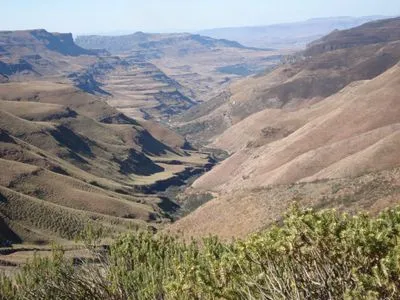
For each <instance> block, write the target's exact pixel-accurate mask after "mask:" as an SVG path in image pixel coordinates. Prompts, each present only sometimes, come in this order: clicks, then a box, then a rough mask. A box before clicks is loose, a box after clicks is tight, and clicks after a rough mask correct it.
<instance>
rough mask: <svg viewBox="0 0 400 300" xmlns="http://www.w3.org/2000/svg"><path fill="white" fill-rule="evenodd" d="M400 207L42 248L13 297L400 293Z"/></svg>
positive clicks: (7, 284) (9, 282) (8, 292)
mask: <svg viewBox="0 0 400 300" xmlns="http://www.w3.org/2000/svg"><path fill="white" fill-rule="evenodd" d="M399 238H400V208H396V209H392V210H387V211H385V212H383V213H381V214H380V215H379V216H378V217H376V218H371V217H369V216H368V215H365V214H359V215H356V216H349V215H347V214H339V213H337V212H335V211H332V210H330V211H323V212H315V211H313V210H305V211H300V210H299V209H297V208H293V209H292V210H291V211H290V212H289V213H288V214H287V215H286V216H285V218H284V222H283V224H282V225H281V226H274V227H272V228H269V229H268V230H265V231H263V232H260V233H256V234H253V235H252V236H249V237H248V238H246V239H244V240H237V241H233V242H231V243H223V242H221V241H219V240H218V239H217V238H215V237H210V238H207V239H204V240H203V241H202V242H201V243H197V242H195V241H191V242H188V243H185V242H183V241H182V240H181V239H179V238H178V237H172V236H168V235H153V234H151V233H149V232H138V233H135V234H124V235H122V236H120V237H119V238H118V239H117V240H116V241H115V243H114V244H113V245H111V246H110V249H109V251H108V253H107V254H106V255H105V256H104V257H103V261H102V263H100V264H92V265H89V264H87V265H82V266H79V267H77V266H73V265H72V262H71V261H68V260H66V259H64V258H63V256H62V251H60V250H56V251H55V255H54V257H52V258H38V257H35V258H34V259H33V261H31V262H29V263H28V264H27V265H26V266H25V268H24V269H23V270H22V271H21V272H20V274H18V275H17V276H16V277H15V278H13V279H8V278H7V277H4V276H3V277H2V278H1V279H0V284H1V286H0V292H1V294H2V295H5V296H3V297H5V299H400V278H399V276H400V265H399V264H400V245H399V242H398V241H399Z"/></svg>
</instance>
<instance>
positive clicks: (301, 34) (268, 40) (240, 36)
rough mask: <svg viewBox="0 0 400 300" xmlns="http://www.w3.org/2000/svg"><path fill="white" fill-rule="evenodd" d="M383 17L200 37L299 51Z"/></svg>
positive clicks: (225, 31)
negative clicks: (335, 33)
mask: <svg viewBox="0 0 400 300" xmlns="http://www.w3.org/2000/svg"><path fill="white" fill-rule="evenodd" d="M383 18H385V17H383V16H367V17H331V18H314V19H310V20H307V21H302V22H294V23H284V24H272V25H267V26H253V27H231V28H215V29H207V30H202V31H200V32H199V33H200V34H204V35H207V36H210V37H213V38H217V39H218V38H219V39H221V38H223V39H228V40H233V41H238V42H239V43H241V44H243V45H246V46H248V47H258V48H275V49H277V48H278V49H279V48H282V49H286V48H294V49H302V48H304V47H306V45H307V44H308V43H310V42H312V41H314V40H315V39H317V38H319V37H322V36H324V35H326V34H328V33H330V32H331V31H333V30H343V29H349V28H352V27H355V26H358V25H361V24H363V23H366V22H369V21H373V20H377V19H383Z"/></svg>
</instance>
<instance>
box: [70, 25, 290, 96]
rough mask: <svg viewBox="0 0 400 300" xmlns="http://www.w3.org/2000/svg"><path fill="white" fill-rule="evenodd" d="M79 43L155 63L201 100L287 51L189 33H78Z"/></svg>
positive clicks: (77, 39) (273, 61) (268, 64)
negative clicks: (83, 34)
mask: <svg viewBox="0 0 400 300" xmlns="http://www.w3.org/2000/svg"><path fill="white" fill-rule="evenodd" d="M76 43H77V44H78V45H79V46H81V47H84V48H87V49H98V48H102V49H106V50H107V51H109V52H111V53H113V54H115V55H120V56H122V57H128V58H129V59H130V60H136V61H140V62H144V61H145V62H148V63H152V64H154V65H155V66H156V67H157V68H159V69H160V70H161V71H162V72H164V73H165V74H166V76H168V77H170V78H172V79H173V80H174V81H176V82H177V83H179V84H180V85H181V86H183V87H185V88H186V89H188V90H190V92H189V93H185V95H186V96H188V97H190V98H192V99H195V100H197V101H207V100H208V99H210V98H211V97H212V96H214V95H216V94H218V92H219V91H221V90H223V88H224V87H226V86H227V85H228V84H229V83H230V82H231V81H232V80H236V79H238V78H240V77H244V76H247V75H250V74H256V73H259V72H263V71H264V70H265V69H266V68H270V67H272V66H274V65H276V64H277V63H279V62H280V59H281V55H282V54H284V53H286V52H285V51H272V50H268V49H256V48H249V47H244V46H243V45H241V44H239V43H237V42H234V41H229V40H224V39H213V38H210V37H207V36H202V35H197V34H189V33H173V34H166V33H165V34H149V33H143V32H137V33H134V34H130V35H122V36H78V37H77V38H76Z"/></svg>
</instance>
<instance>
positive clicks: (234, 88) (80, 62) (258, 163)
mask: <svg viewBox="0 0 400 300" xmlns="http://www.w3.org/2000/svg"><path fill="white" fill-rule="evenodd" d="M371 20H375V18H372V17H371V18H366V19H363V18H361V19H357V20H349V19H339V20H336V21H337V22H336V21H335V20H333V21H332V20H325V21H324V22H326V23H324V22H322V21H321V20H319V21H318V22H317V21H315V20H314V21H315V22H317V23H318V24H321V23H320V22H322V23H324V24H325V25H326V27H323V28H318V30H317V32H311V31H310V32H308V33H309V35H307V36H304V35H302V34H300V33H298V35H296V34H294V35H292V36H290V37H287V39H285V40H283V39H280V38H278V37H273V36H272V37H271V39H273V43H270V41H268V40H267V41H264V42H263V43H255V41H253V42H251V41H249V42H248V44H246V46H244V45H242V44H240V43H239V42H236V41H230V40H227V39H224V37H223V36H222V35H224V36H225V34H228V33H229V31H230V30H228V31H226V30H227V29H226V30H225V31H224V30H221V31H220V32H216V33H215V35H218V37H217V36H216V38H211V37H208V36H205V35H202V34H201V35H200V34H190V33H165V34H150V33H143V32H136V33H134V34H129V35H122V36H97V35H88V36H78V37H77V38H76V39H75V40H73V38H72V35H70V34H60V33H50V32H47V31H46V30H24V31H2V32H0V75H1V76H0V82H1V83H0V167H1V170H3V171H2V172H1V176H0V229H1V233H0V242H1V243H3V244H4V247H2V248H1V249H0V253H2V252H1V251H3V252H4V253H6V254H4V255H2V256H1V258H0V265H3V266H4V268H5V269H6V270H8V271H9V270H10V269H11V271H12V269H13V268H15V267H17V266H20V265H22V264H23V261H24V258H25V257H27V256H30V255H31V254H32V252H33V251H37V252H38V253H41V254H43V255H45V256H46V255H49V254H50V251H49V249H50V245H51V243H52V242H56V243H57V244H60V245H63V246H64V247H66V249H67V253H68V255H69V256H71V257H75V258H77V257H81V258H84V259H89V260H90V259H91V258H93V257H91V256H90V255H89V254H88V253H86V252H85V251H83V250H82V249H81V248H80V247H79V246H76V243H75V241H74V240H75V239H76V238H77V237H79V236H81V235H82V234H83V233H84V232H85V230H86V229H87V227H88V226H89V227H90V228H92V230H94V231H95V232H99V233H101V243H102V244H104V245H109V244H110V243H111V242H112V241H113V240H114V239H115V238H116V237H117V236H119V235H120V234H121V233H127V232H132V231H141V230H144V231H148V232H160V233H162V234H173V235H174V234H179V235H181V236H182V237H183V239H184V240H190V239H191V238H194V239H201V238H203V237H207V236H209V235H217V236H218V237H219V238H221V239H222V240H225V241H229V240H231V239H232V238H246V237H247V236H249V235H251V234H252V233H254V232H259V231H261V230H264V229H266V228H269V227H270V226H271V225H273V224H279V222H281V221H282V218H283V216H284V215H285V212H286V211H287V210H288V209H289V208H290V207H291V205H292V204H293V202H296V203H297V204H298V205H299V207H301V208H315V209H317V210H321V209H326V208H334V209H337V210H338V211H340V212H349V213H351V214H354V213H358V212H369V213H371V214H374V215H375V214H377V213H379V212H380V211H382V210H383V209H385V208H391V207H395V206H396V205H398V203H399V199H400V173H399V168H400V156H399V149H400V123H399V117H400V102H399V96H398V95H399V87H400V18H390V19H383V20H378V21H372V22H367V21H371ZM332 22H333V24H336V25H337V24H339V23H340V24H341V25H340V26H339V25H338V26H337V28H338V29H341V30H334V31H332V30H331V27H332V26H336V25H332ZM364 22H367V23H365V24H363V23H364ZM311 23H312V24H314V23H313V22H311ZM311 23H310V22H308V23H307V22H306V24H302V26H304V28H305V29H304V28H303V27H302V28H300V29H299V32H300V31H302V30H307V28H308V27H309V26H315V25H310V24H311ZM361 24H362V25H361ZM283 27H285V26H283ZM351 27H352V28H351ZM335 28H336V27H335ZM270 29H271V28H269V30H270ZM271 30H272V29H271ZM227 32H228V33H227ZM231 33H232V32H231ZM210 34H211V32H210ZM219 34H221V37H219ZM232 34H233V33H232ZM311 37H314V38H313V39H312V40H313V42H311ZM305 41H307V43H308V42H310V43H308V44H307V46H306V45H305ZM257 45H259V46H257ZM262 45H263V46H262ZM267 45H272V46H276V48H274V49H272V48H271V47H268V46H267ZM290 45H295V47H292V46H290ZM299 45H300V47H299ZM257 47H259V48H257ZM10 244H11V245H12V247H11V248H12V249H11V248H10V247H9V246H10ZM88 255H89V256H88Z"/></svg>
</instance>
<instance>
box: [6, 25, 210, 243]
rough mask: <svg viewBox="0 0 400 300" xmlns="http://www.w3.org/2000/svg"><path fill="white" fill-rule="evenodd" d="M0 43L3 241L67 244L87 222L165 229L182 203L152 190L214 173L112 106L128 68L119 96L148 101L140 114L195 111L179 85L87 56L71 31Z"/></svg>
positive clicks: (142, 67)
mask: <svg viewBox="0 0 400 300" xmlns="http://www.w3.org/2000/svg"><path fill="white" fill-rule="evenodd" d="M0 41H1V47H2V48H1V49H2V51H3V52H2V56H1V63H2V66H3V69H2V70H1V73H2V74H3V75H2V76H3V77H2V78H5V79H4V80H3V81H4V82H3V83H2V84H0V116H1V117H0V164H1V167H2V169H3V172H2V175H1V176H0V199H1V201H0V202H1V203H0V218H1V232H2V239H7V240H9V241H11V242H24V243H28V244H29V243H34V244H46V243H48V242H50V241H56V242H59V243H67V242H68V241H70V240H73V239H74V238H76V237H77V235H79V232H82V230H84V229H85V228H86V227H87V226H88V224H89V225H90V224H91V225H92V226H93V228H97V229H99V228H102V230H105V233H106V236H109V237H111V236H113V235H115V234H117V233H118V232H122V231H125V230H128V229H129V228H139V227H140V228H146V227H149V228H153V229H155V228H157V227H160V226H161V225H162V224H164V223H166V222H170V220H171V218H172V217H171V214H172V213H174V211H175V210H176V209H177V208H178V207H179V206H178V205H177V204H176V203H174V202H173V201H171V200H170V199H168V198H166V197H162V196H161V195H159V194H158V192H159V191H163V190H165V189H166V188H167V187H168V186H171V185H184V184H185V181H186V180H187V179H188V178H190V177H191V176H193V175H195V174H199V173H201V172H204V171H205V169H208V168H210V165H212V160H211V159H210V158H209V154H208V153H200V152H197V151H194V150H193V149H192V148H191V147H190V145H189V144H188V143H187V142H186V140H185V139H184V138H183V137H181V136H179V135H178V134H176V133H174V132H172V131H171V130H169V129H167V128H165V127H162V126H161V125H159V124H157V123H155V122H153V121H144V119H143V118H142V119H135V118H132V117H133V116H135V113H130V114H129V116H128V115H127V114H124V109H123V108H121V110H117V109H116V108H114V107H112V106H110V105H109V104H108V103H112V104H113V99H114V98H113V97H119V95H120V94H119V93H118V89H117V88H116V87H118V86H119V87H122V88H123V87H124V84H125V86H129V85H131V84H132V78H129V75H127V76H128V78H126V77H125V78H124V74H125V73H124V70H125V68H126V69H128V70H129V74H130V75H131V76H132V73H136V75H137V77H136V79H137V81H136V82H135V84H136V86H135V87H134V86H133V85H132V86H131V89H126V90H125V92H127V93H129V92H132V91H133V92H134V93H135V92H136V93H137V95H139V94H140V92H141V91H142V92H143V93H142V95H143V96H146V98H144V99H142V100H143V102H144V104H143V107H146V108H148V109H149V110H148V111H146V110H144V109H143V110H141V108H142V107H140V108H138V112H141V113H142V114H150V113H152V114H153V117H154V116H158V115H159V116H161V115H163V114H165V115H169V114H173V113H176V112H177V111H178V110H179V109H186V108H187V107H189V106H190V105H193V102H192V101H191V100H190V99H189V98H187V97H185V96H183V94H181V93H180V92H179V91H178V89H180V88H181V87H180V86H179V85H178V84H177V83H176V82H174V81H173V80H171V79H169V78H168V77H167V76H165V75H164V74H163V73H162V72H161V71H159V70H158V69H157V68H156V67H154V66H153V65H151V64H147V63H145V62H143V63H139V62H137V61H135V62H132V61H130V60H129V59H126V60H124V59H121V58H119V57H113V56H110V55H108V54H107V53H106V52H104V51H91V50H85V49H83V48H81V47H79V46H77V45H76V44H75V43H74V42H73V40H72V36H71V35H70V34H52V33H48V32H47V31H44V30H32V31H21V32H0ZM132 69H134V70H132ZM125 75H126V74H125ZM140 76H142V81H140V80H139V78H140ZM150 79H153V81H150ZM146 84H147V86H146ZM182 89H183V88H182ZM147 90H151V91H154V90H156V91H157V92H151V93H147V92H146V91H147ZM111 92H112V93H114V95H113V94H111ZM150 97H153V98H152V99H149V98H150ZM181 100H182V101H181ZM116 106H118V105H116ZM127 113H129V111H128V112H127ZM143 117H145V116H143ZM97 229H96V230H97ZM3 233H4V234H3Z"/></svg>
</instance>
